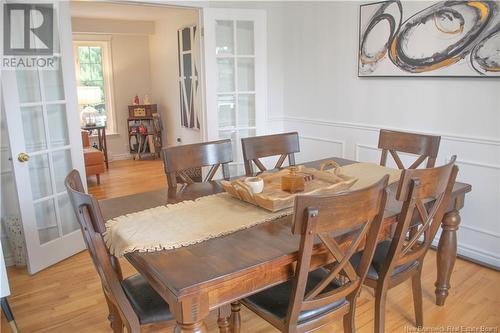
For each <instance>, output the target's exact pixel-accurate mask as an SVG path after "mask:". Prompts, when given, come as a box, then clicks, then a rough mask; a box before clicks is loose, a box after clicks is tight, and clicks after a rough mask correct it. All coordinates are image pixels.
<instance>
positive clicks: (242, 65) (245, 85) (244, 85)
mask: <svg viewBox="0 0 500 333" xmlns="http://www.w3.org/2000/svg"><path fill="white" fill-rule="evenodd" d="M254 68H255V66H254V61H253V58H248V59H247V58H240V59H238V91H254V89H255V69H254Z"/></svg>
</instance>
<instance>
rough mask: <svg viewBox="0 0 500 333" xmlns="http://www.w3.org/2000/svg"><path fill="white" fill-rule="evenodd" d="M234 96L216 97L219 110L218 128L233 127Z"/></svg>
mask: <svg viewBox="0 0 500 333" xmlns="http://www.w3.org/2000/svg"><path fill="white" fill-rule="evenodd" d="M235 106H236V103H235V98H234V95H220V96H218V97H217V107H218V109H219V127H234V126H235V125H236V114H235V113H236V111H235Z"/></svg>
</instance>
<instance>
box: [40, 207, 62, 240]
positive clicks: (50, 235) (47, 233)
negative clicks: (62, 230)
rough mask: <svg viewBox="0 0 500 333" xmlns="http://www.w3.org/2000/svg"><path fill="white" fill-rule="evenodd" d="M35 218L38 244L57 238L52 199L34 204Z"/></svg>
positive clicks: (57, 231)
mask: <svg viewBox="0 0 500 333" xmlns="http://www.w3.org/2000/svg"><path fill="white" fill-rule="evenodd" d="M35 218H36V226H37V228H38V237H39V239H40V244H44V243H47V242H49V241H51V240H54V239H56V238H58V237H59V230H58V228H57V218H56V209H55V207H54V199H50V200H47V201H43V202H39V203H37V204H35Z"/></svg>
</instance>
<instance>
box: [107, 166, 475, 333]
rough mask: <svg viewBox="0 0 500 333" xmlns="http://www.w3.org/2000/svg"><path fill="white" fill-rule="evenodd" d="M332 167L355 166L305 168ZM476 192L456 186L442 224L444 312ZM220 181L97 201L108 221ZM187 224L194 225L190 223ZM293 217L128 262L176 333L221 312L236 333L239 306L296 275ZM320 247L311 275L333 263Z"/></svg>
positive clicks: (205, 191) (201, 328) (391, 209)
mask: <svg viewBox="0 0 500 333" xmlns="http://www.w3.org/2000/svg"><path fill="white" fill-rule="evenodd" d="M330 160H333V161H335V162H337V163H338V164H339V165H340V166H344V165H349V164H353V163H358V162H356V161H352V160H347V159H343V158H337V157H332V158H327V159H322V160H316V161H311V162H307V163H303V165H305V166H307V167H311V168H319V166H320V165H321V164H322V163H324V162H325V161H330ZM397 186H398V182H396V183H393V184H391V185H389V186H388V201H387V205H386V209H385V213H384V222H383V223H384V224H383V229H382V230H383V231H382V232H381V233H380V235H379V239H380V241H382V240H385V239H388V238H390V235H391V230H394V229H393V228H394V226H395V224H396V223H397V217H398V215H399V213H400V212H401V208H402V203H401V202H399V201H397V200H396V198H395V194H396V191H397ZM471 190H472V187H471V185H469V184H465V183H461V182H456V183H455V185H454V188H453V191H452V194H451V198H450V202H449V204H448V207H447V210H446V214H445V215H444V217H443V220H442V221H441V227H442V230H441V234H440V236H439V242H438V245H437V256H436V258H437V260H436V267H437V278H436V283H435V287H436V289H435V296H436V304H437V305H440V306H442V305H444V304H445V301H446V298H447V296H448V291H449V289H450V278H451V275H452V271H453V266H454V264H455V259H456V255H457V230H458V227H459V224H460V214H459V211H460V210H461V209H462V208H463V207H464V202H465V195H466V193H468V192H470V191H471ZM223 191H224V190H223V188H222V186H221V185H220V183H219V182H217V181H212V182H205V183H194V184H190V185H182V186H178V187H177V188H176V189H167V188H165V189H162V190H158V191H151V192H145V193H139V194H133V195H129V196H125V197H119V198H111V199H105V200H101V201H100V206H101V211H102V213H103V216H104V218H105V220H110V219H113V218H115V217H118V216H122V215H125V214H130V213H133V212H138V211H141V210H144V209H149V208H153V207H157V206H161V205H166V204H174V203H178V202H182V201H185V200H194V199H197V198H200V197H202V196H207V195H212V194H216V193H220V192H223ZM186 223H189V221H186ZM291 224H292V216H290V215H289V216H285V217H280V218H278V219H276V220H274V221H270V222H265V223H262V224H259V225H257V226H254V227H251V228H248V229H244V230H240V231H236V232H234V233H231V234H229V235H225V236H221V237H216V238H212V239H209V240H206V241H203V242H200V243H197V244H193V245H189V246H185V247H180V248H176V249H171V250H160V251H153V252H138V251H137V252H130V253H127V254H125V255H124V257H125V258H126V259H127V260H128V261H129V262H130V263H131V264H132V265H133V266H134V268H135V269H136V270H137V271H138V272H139V273H140V274H142V275H143V276H144V278H145V279H146V280H147V281H148V282H149V283H150V284H151V286H152V287H153V288H154V289H155V290H156V292H158V294H160V295H161V297H162V298H163V299H164V300H165V301H166V302H167V303H168V304H169V307H170V309H171V311H172V312H173V314H174V317H175V320H176V326H175V332H189V333H194V332H207V326H206V324H205V322H204V318H205V317H206V316H207V315H208V314H209V312H210V311H212V310H218V317H219V319H218V326H219V330H220V332H222V333H229V332H233V333H236V332H239V331H240V327H241V324H240V319H239V307H240V305H239V302H238V300H239V299H242V298H244V297H246V296H249V295H251V294H254V293H256V292H259V291H261V290H264V289H266V288H269V287H271V286H274V285H277V284H279V283H282V282H285V281H287V280H289V279H291V278H292V277H293V275H294V267H295V264H296V262H297V255H298V249H299V236H296V235H292V232H291ZM337 237H338V242H339V244H342V243H346V242H348V241H349V239H350V238H349V231H346V234H342V235H338V236H337ZM327 253H328V252H327V251H325V249H324V248H323V247H322V246H321V245H319V244H318V245H317V246H315V247H314V250H313V259H312V264H311V269H315V268H316V267H320V266H324V265H327V264H329V263H331V262H333V261H334V258H332V257H331V255H328V254H327Z"/></svg>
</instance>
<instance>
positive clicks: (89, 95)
mask: <svg viewBox="0 0 500 333" xmlns="http://www.w3.org/2000/svg"><path fill="white" fill-rule="evenodd" d="M77 94H78V104H80V105H85V107H84V108H83V110H82V111H81V113H80V123H81V125H82V126H96V124H97V119H98V117H99V111H97V110H96V109H95V108H94V107H93V105H96V104H99V103H101V102H102V94H101V88H100V87H97V86H96V87H94V86H78V87H77Z"/></svg>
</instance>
